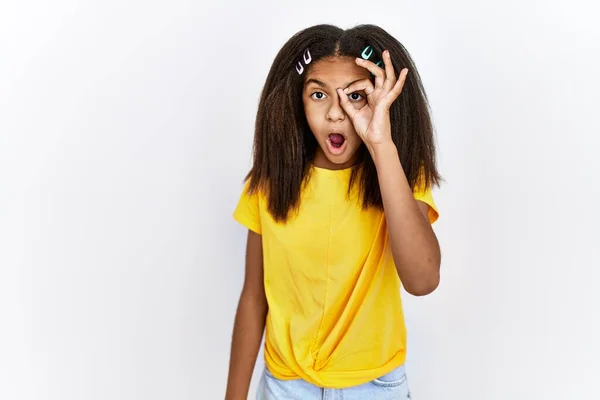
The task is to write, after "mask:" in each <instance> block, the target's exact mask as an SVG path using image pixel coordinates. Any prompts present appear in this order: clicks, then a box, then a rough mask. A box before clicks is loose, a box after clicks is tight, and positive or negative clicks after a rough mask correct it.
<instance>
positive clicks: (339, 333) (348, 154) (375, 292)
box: [226, 25, 440, 400]
mask: <svg viewBox="0 0 600 400" xmlns="http://www.w3.org/2000/svg"><path fill="white" fill-rule="evenodd" d="M398 71H399V73H398ZM439 180H440V177H439V175H438V171H437V169H436V164H435V149H434V138H433V128H432V122H431V119H430V115H429V109H428V103H427V97H426V95H425V91H424V89H423V85H422V83H421V81H420V78H419V75H418V73H417V71H416V69H415V66H414V64H413V62H412V60H411V58H410V56H409V54H408V52H407V51H406V49H405V48H404V47H403V46H402V45H401V44H400V43H399V42H398V41H397V40H396V39H394V38H393V37H392V36H390V35H389V34H388V33H387V32H386V31H384V30H383V29H381V28H379V27H377V26H372V25H362V26H358V27H355V28H353V29H350V30H342V29H340V28H337V27H334V26H331V25H318V26H313V27H311V28H308V29H305V30H303V31H301V32H299V33H297V34H296V35H294V36H293V37H292V38H291V39H290V40H289V41H288V42H287V43H286V44H285V45H284V46H283V48H282V49H281V51H280V52H279V54H278V55H277V56H276V58H275V61H274V63H273V65H272V67H271V70H270V72H269V75H268V77H267V81H266V84H265V86H264V90H263V92H262V95H261V99H260V104H259V108H258V115H257V120H256V131H255V141H254V163H253V166H252V169H251V170H250V172H249V174H248V176H247V177H246V185H245V188H244V191H243V193H242V195H241V198H240V200H239V203H238V205H237V208H236V210H235V212H234V217H235V219H236V220H237V221H238V222H239V223H241V224H242V225H244V226H245V227H247V228H248V239H247V247H246V275H245V282H244V287H243V290H242V294H241V296H240V300H239V306H238V310H237V314H236V318H235V326H234V331H233V339H232V349H231V358H230V367H229V379H228V384H227V393H226V399H227V400H235V399H246V398H247V395H248V389H249V385H250V379H251V375H252V371H253V369H254V365H255V362H256V357H257V354H258V351H259V347H260V343H261V340H262V336H263V331H264V330H265V328H266V335H265V346H264V353H265V364H266V368H265V370H264V372H263V374H262V378H261V381H260V383H259V388H258V394H257V399H269V400H270V399H301V400H310V399H342V398H343V399H344V400H352V399H361V400H364V399H373V400H377V399H403V398H410V394H409V390H408V385H407V381H406V374H405V370H404V362H405V357H406V328H405V325H404V315H403V311H402V303H401V298H400V285H401V284H402V286H403V287H404V289H405V290H406V291H407V292H408V293H411V294H413V295H415V296H421V295H426V294H428V293H431V292H432V291H433V290H435V288H436V287H437V286H438V283H439V279H440V278H439V268H440V249H439V245H438V241H437V239H436V236H435V233H434V231H433V230H432V227H431V224H432V223H433V222H434V221H436V219H437V218H438V212H437V209H436V206H435V204H434V202H433V199H432V195H431V189H432V187H433V186H436V185H438V184H439Z"/></svg>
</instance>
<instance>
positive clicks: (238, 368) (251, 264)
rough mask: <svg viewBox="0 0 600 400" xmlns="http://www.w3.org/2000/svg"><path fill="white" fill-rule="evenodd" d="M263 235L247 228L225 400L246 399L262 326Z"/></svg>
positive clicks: (263, 306) (265, 311) (263, 318)
mask: <svg viewBox="0 0 600 400" xmlns="http://www.w3.org/2000/svg"><path fill="white" fill-rule="evenodd" d="M267 310H268V306H267V300H266V297H265V289H264V284H263V254H262V237H261V236H260V235H259V234H257V233H255V232H252V231H248V241H247V245H246V276H245V280H244V286H243V289H242V293H241V295H240V300H239V303H238V309H237V313H236V316H235V322H234V328H233V337H232V341H231V356H230V361H229V377H228V381H227V392H226V394H225V399H226V400H245V399H246V398H247V396H248V390H249V387H250V379H251V378H252V371H253V370H254V365H255V364H256V357H257V355H258V351H259V347H260V343H261V340H262V336H263V333H264V329H265V319H266V316H267Z"/></svg>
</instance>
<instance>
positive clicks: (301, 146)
mask: <svg viewBox="0 0 600 400" xmlns="http://www.w3.org/2000/svg"><path fill="white" fill-rule="evenodd" d="M366 46H371V47H372V49H373V51H374V52H373V54H374V55H375V56H378V57H379V59H381V54H382V52H383V51H384V50H386V49H387V50H389V51H390V56H391V60H392V65H393V66H394V70H395V71H396V74H397V76H398V74H399V72H400V71H401V70H402V69H403V68H404V67H407V68H408V69H409V71H410V73H409V74H408V76H407V79H406V81H405V83H404V87H403V89H402V94H401V95H400V96H399V97H398V99H396V101H394V103H392V106H391V107H390V121H391V131H392V132H391V133H392V140H393V141H394V144H395V145H396V147H397V149H398V154H399V157H400V162H401V164H402V167H403V169H404V173H405V174H406V177H407V179H408V182H409V184H410V186H411V188H412V189H413V190H414V188H415V186H416V185H425V186H427V187H429V186H433V185H439V181H440V180H441V177H440V175H439V173H438V171H437V168H436V159H435V158H436V157H435V144H434V134H433V124H432V121H431V117H430V109H429V104H428V99H427V95H426V93H425V89H424V87H423V84H422V82H421V78H420V76H419V73H418V72H417V69H416V67H415V65H414V62H413V61H412V59H411V57H410V54H409V53H408V51H407V50H406V49H405V48H404V46H403V45H402V44H401V43H400V42H399V41H398V40H396V39H395V38H394V37H393V36H391V35H390V34H389V33H387V32H386V31H385V30H384V29H382V28H380V27H378V26H375V25H358V26H355V27H353V28H351V29H348V30H343V29H341V28H338V27H336V26H333V25H328V24H323V25H315V26H312V27H309V28H307V29H304V30H302V31H300V32H298V33H296V34H295V35H294V36H293V37H291V38H290V39H289V40H288V41H287V43H285V44H284V45H283V47H282V48H281V50H280V51H279V52H278V54H277V55H276V57H275V60H274V61H273V64H272V66H271V69H270V71H269V74H268V76H267V79H266V82H265V85H264V87H263V90H262V92H261V96H260V102H259V106H258V112H257V115H256V122H255V133H254V144H253V163H252V167H251V169H250V171H249V173H248V174H247V176H246V177H245V180H249V182H248V193H249V194H253V193H256V192H257V191H259V190H261V191H263V192H264V193H265V194H266V195H267V199H268V200H267V201H268V211H269V213H270V214H271V215H272V216H273V218H274V219H275V220H276V221H279V222H285V221H286V220H287V219H288V216H289V214H290V212H291V211H292V210H294V209H297V208H298V206H299V204H300V195H301V192H302V188H303V184H304V183H306V182H307V180H308V177H309V176H310V167H311V163H312V160H313V158H314V156H315V153H316V150H317V146H318V144H317V141H316V139H315V137H314V135H313V134H312V132H311V130H310V128H309V126H308V122H307V120H306V116H305V114H304V105H303V102H302V91H303V87H304V77H305V76H307V73H304V74H299V73H298V71H297V70H296V67H299V65H300V66H302V67H303V68H307V69H309V68H310V67H311V65H313V64H312V63H314V62H316V61H318V60H320V59H322V58H326V57H352V58H355V57H360V56H361V53H362V51H363V50H364V49H365V47H366ZM306 49H310V56H311V57H312V63H311V64H309V65H308V66H306V65H304V64H302V60H303V57H304V56H305V51H306ZM375 58H376V57H373V58H371V59H375ZM299 62H300V63H301V64H298V63H299ZM355 183H356V184H358V185H359V193H360V196H361V199H362V204H363V207H364V208H368V207H377V208H380V209H383V203H382V198H381V192H380V189H379V180H378V178H377V170H376V168H375V164H374V162H373V160H372V158H371V156H370V154H369V152H368V150H367V149H366V147H365V146H364V145H362V146H361V147H360V148H359V150H358V155H357V162H356V164H355V165H354V166H353V170H352V175H351V179H350V186H349V188H348V189H349V190H350V188H351V186H352V185H353V184H355Z"/></svg>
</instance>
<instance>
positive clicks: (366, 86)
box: [344, 79, 375, 96]
mask: <svg viewBox="0 0 600 400" xmlns="http://www.w3.org/2000/svg"><path fill="white" fill-rule="evenodd" d="M361 90H363V91H364V92H365V94H366V95H367V96H369V95H370V94H371V93H373V91H374V90H375V88H374V87H373V83H372V82H371V81H370V80H369V79H362V80H360V81H357V82H354V83H353V84H352V85H350V86H348V87H347V88H346V89H344V93H346V94H347V95H348V94H350V93H354V92H359V91H361Z"/></svg>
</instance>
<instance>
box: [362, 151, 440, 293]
mask: <svg viewBox="0 0 600 400" xmlns="http://www.w3.org/2000/svg"><path fill="white" fill-rule="evenodd" d="M372 156H373V161H374V162H375V166H376V168H377V176H378V178H379V187H380V189H381V197H382V200H383V208H384V214H385V219H386V223H387V226H388V232H389V236H390V246H391V249H392V255H393V256H394V263H395V264H396V269H397V270H398V275H399V276H400V280H401V281H402V285H403V286H404V288H405V289H406V291H407V292H409V293H411V294H413V295H415V296H423V295H426V294H429V293H431V292H433V291H434V290H435V289H436V288H437V286H438V284H439V281H440V258H441V256H440V247H439V243H438V240H437V237H436V235H435V233H434V231H433V229H432V227H431V224H430V223H429V217H428V207H429V206H428V205H427V204H425V203H423V202H420V201H417V200H415V198H414V195H413V192H412V190H411V188H410V185H409V184H408V181H407V179H406V175H405V174H404V171H403V169H402V165H401V164H400V159H399V157H398V151H397V150H396V146H394V144H393V143H391V142H390V143H388V144H387V145H383V144H382V145H381V146H377V147H374V148H373V151H372Z"/></svg>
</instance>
